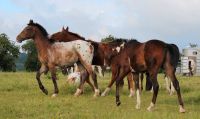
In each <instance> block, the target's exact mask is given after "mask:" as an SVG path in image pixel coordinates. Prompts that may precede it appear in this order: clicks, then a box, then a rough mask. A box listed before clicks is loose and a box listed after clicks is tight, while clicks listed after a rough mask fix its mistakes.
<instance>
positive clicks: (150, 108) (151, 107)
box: [147, 102, 154, 111]
mask: <svg viewBox="0 0 200 119" xmlns="http://www.w3.org/2000/svg"><path fill="white" fill-rule="evenodd" d="M153 108H154V104H153V102H151V104H150V105H149V107H148V108H147V110H148V111H153Z"/></svg>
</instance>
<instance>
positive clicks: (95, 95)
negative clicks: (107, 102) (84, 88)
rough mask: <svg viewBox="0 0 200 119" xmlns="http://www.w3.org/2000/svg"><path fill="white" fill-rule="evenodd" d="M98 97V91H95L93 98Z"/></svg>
mask: <svg viewBox="0 0 200 119" xmlns="http://www.w3.org/2000/svg"><path fill="white" fill-rule="evenodd" d="M98 96H100V91H99V89H95V93H94V97H98Z"/></svg>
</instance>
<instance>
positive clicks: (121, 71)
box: [116, 67, 130, 106]
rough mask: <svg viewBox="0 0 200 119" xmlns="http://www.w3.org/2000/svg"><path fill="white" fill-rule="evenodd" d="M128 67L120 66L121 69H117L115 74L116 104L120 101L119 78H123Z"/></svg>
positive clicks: (127, 71)
mask: <svg viewBox="0 0 200 119" xmlns="http://www.w3.org/2000/svg"><path fill="white" fill-rule="evenodd" d="M129 70H130V69H129V67H123V68H122V67H121V69H119V71H120V72H119V75H118V76H116V77H117V79H116V105H117V106H119V105H120V104H121V101H120V95H119V86H120V82H121V80H123V79H124V77H125V76H126V75H127V74H128V73H129Z"/></svg>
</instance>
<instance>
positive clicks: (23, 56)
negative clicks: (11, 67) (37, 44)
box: [16, 53, 27, 71]
mask: <svg viewBox="0 0 200 119" xmlns="http://www.w3.org/2000/svg"><path fill="white" fill-rule="evenodd" d="M26 59H27V54H26V53H20V54H19V57H18V59H17V60H16V70H17V71H24V70H25V67H24V64H25V61H26Z"/></svg>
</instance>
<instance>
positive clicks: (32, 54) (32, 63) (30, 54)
mask: <svg viewBox="0 0 200 119" xmlns="http://www.w3.org/2000/svg"><path fill="white" fill-rule="evenodd" d="M22 50H23V51H25V52H26V53H27V59H26V61H25V64H24V66H25V69H26V70H27V71H37V70H38V69H39V67H40V62H39V60H38V55H37V49H36V47H35V44H34V42H33V41H32V40H29V41H27V42H26V43H25V44H24V45H22Z"/></svg>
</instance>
